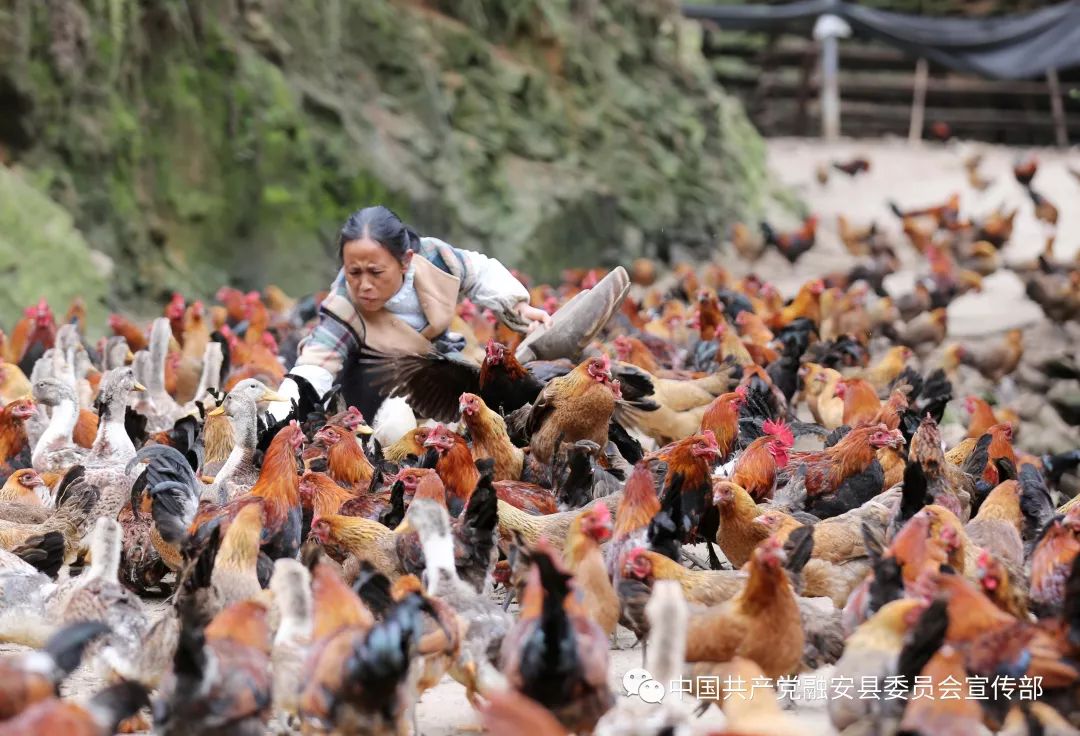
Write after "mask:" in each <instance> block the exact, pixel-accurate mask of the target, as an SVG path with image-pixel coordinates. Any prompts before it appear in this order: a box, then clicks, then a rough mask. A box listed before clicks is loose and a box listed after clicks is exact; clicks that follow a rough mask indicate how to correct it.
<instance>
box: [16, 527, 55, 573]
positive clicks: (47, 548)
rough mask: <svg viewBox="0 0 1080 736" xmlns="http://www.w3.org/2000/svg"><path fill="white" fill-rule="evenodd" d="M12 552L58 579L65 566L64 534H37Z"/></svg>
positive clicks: (40, 570)
mask: <svg viewBox="0 0 1080 736" xmlns="http://www.w3.org/2000/svg"><path fill="white" fill-rule="evenodd" d="M11 552H12V554H14V555H15V556H16V557H18V558H20V559H21V560H22V561H23V562H27V563H29V564H30V565H33V567H34V568H35V569H36V570H38V571H39V572H43V573H45V574H46V575H48V576H49V577H50V578H53V579H56V576H57V575H58V574H59V573H60V568H61V567H63V566H64V535H63V534H61V533H60V532H46V533H45V534H36V535H34V536H32V537H30V538H28V539H27V540H26V541H25V542H23V543H22V544H20V545H19V546H18V547H15V548H14V549H12V550H11Z"/></svg>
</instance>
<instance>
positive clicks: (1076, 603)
mask: <svg viewBox="0 0 1080 736" xmlns="http://www.w3.org/2000/svg"><path fill="white" fill-rule="evenodd" d="M1062 614H1063V616H1064V618H1065V622H1066V623H1067V624H1068V626H1069V643H1070V644H1072V645H1073V646H1077V645H1080V556H1077V557H1076V558H1075V559H1073V564H1072V569H1071V570H1069V577H1068V579H1067V580H1066V581H1065V605H1064V609H1063V611H1062Z"/></svg>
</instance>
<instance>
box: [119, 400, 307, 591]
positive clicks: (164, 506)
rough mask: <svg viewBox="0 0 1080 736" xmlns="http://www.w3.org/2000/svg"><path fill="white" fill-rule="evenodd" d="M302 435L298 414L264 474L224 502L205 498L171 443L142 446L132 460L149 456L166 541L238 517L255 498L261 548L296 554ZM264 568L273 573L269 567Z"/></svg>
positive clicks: (280, 436)
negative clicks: (259, 509) (260, 513)
mask: <svg viewBox="0 0 1080 736" xmlns="http://www.w3.org/2000/svg"><path fill="white" fill-rule="evenodd" d="M303 441H304V434H303V431H302V430H301V429H300V425H299V424H297V423H296V421H295V420H293V421H291V422H290V423H289V424H288V425H286V426H285V427H283V428H282V429H281V430H280V431H278V433H277V434H276V435H275V436H274V438H273V440H272V441H271V442H270V446H269V448H268V449H267V451H266V455H265V457H264V458H263V464H262V469H261V470H260V473H259V480H258V481H257V482H256V483H255V485H254V486H253V487H252V488H251V490H250V491H248V493H246V494H244V495H242V496H239V497H237V498H236V499H234V500H233V501H230V502H229V503H227V504H225V505H223V506H215V505H213V504H207V503H205V502H204V503H201V504H200V502H199V495H200V488H199V483H198V480H197V479H196V478H195V475H194V473H193V472H192V470H191V466H190V465H188V463H187V460H185V459H184V458H183V457H182V456H181V455H180V453H178V452H177V451H176V450H175V449H173V448H171V447H153V448H150V447H146V448H143V449H142V450H140V452H139V453H138V454H137V455H136V457H135V460H133V461H132V463H135V462H138V461H140V460H143V459H147V458H148V459H149V461H150V462H149V464H148V466H147V470H146V473H147V491H148V492H149V493H150V494H151V497H152V499H153V500H152V510H153V515H154V523H155V526H156V528H157V530H158V533H159V534H160V535H161V538H162V540H163V541H164V542H165V543H166V544H169V545H179V544H181V543H182V542H184V541H185V540H187V539H188V538H189V537H190V536H193V535H194V536H197V535H198V533H199V529H200V527H202V526H203V525H205V524H207V523H211V522H214V520H217V519H221V518H232V517H234V516H235V515H236V513H237V512H238V511H240V509H242V508H243V507H244V506H246V505H247V504H248V503H250V502H251V501H252V499H253V498H254V500H255V501H256V502H257V503H259V504H261V506H262V511H263V527H262V537H261V550H262V552H264V553H266V555H267V556H269V557H270V559H271V560H276V559H278V558H280V557H295V556H296V553H297V552H298V551H299V549H300V530H301V525H302V513H301V505H300V477H299V475H297V472H296V453H297V451H298V450H299V449H300V447H301V445H302V444H303ZM264 574H265V575H266V576H267V577H269V570H266V571H265V573H264Z"/></svg>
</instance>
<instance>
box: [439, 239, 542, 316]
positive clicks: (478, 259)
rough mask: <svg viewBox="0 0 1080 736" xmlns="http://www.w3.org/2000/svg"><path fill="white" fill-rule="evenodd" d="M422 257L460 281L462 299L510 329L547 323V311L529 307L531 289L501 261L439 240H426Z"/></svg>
mask: <svg viewBox="0 0 1080 736" xmlns="http://www.w3.org/2000/svg"><path fill="white" fill-rule="evenodd" d="M421 254H422V255H423V256H424V257H425V258H427V259H428V260H430V261H432V262H433V263H434V264H435V265H436V266H439V267H440V268H442V269H443V270H444V271H447V272H449V273H452V274H454V275H455V276H457V277H458V278H459V279H461V295H462V296H466V297H468V298H469V299H471V300H472V301H473V302H474V303H475V304H477V305H478V306H480V307H486V308H487V309H490V310H491V311H492V312H494V313H495V314H496V315H497V316H498V317H499V318H500V319H501V320H502V321H503V322H506V323H507V324H508V325H510V326H511V327H514V328H517V329H520V330H522V331H524V330H526V329H528V328H529V326H530V322H531V321H533V320H539V321H546V319H545V318H546V317H547V313H546V312H543V311H542V310H537V309H533V308H532V307H530V306H529V290H528V289H526V288H525V285H524V284H522V283H521V282H520V281H518V280H517V279H516V278H515V277H514V275H513V274H512V273H510V271H509V270H508V269H507V268H506V266H504V265H503V264H502V263H501V262H499V261H498V260H496V259H494V258H491V257H489V256H486V255H484V254H483V253H477V252H476V251H471V250H462V249H461V248H455V247H454V246H452V245H450V244H449V243H446V242H444V241H442V240H439V239H438V238H424V239H423V247H422V249H421ZM444 266H445V267H444Z"/></svg>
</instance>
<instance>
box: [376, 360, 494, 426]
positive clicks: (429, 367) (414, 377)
mask: <svg viewBox="0 0 1080 736" xmlns="http://www.w3.org/2000/svg"><path fill="white" fill-rule="evenodd" d="M359 360H360V362H361V363H363V364H364V366H365V373H366V374H367V376H368V381H369V383H370V386H371V388H372V389H374V390H376V391H378V392H379V393H380V394H382V395H383V396H385V397H391V396H400V397H403V398H404V399H406V400H407V401H408V402H409V406H410V407H412V410H413V411H414V412H415V413H416V414H417V415H418V416H421V417H426V418H428V419H434V420H435V421H438V422H453V421H455V420H457V419H458V414H459V412H458V400H459V399H460V398H461V394H463V393H465V392H466V391H469V392H472V393H479V392H480V366H479V365H478V364H477V363H475V362H473V361H472V360H469V359H468V358H466V357H465V356H464V355H462V354H461V353H447V354H445V355H444V354H442V353H436V352H430V353H428V354H426V355H387V354H385V353H377V352H374V351H372V350H371V349H370V348H365V349H364V350H363V351H362V352H361V354H360V357H359Z"/></svg>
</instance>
